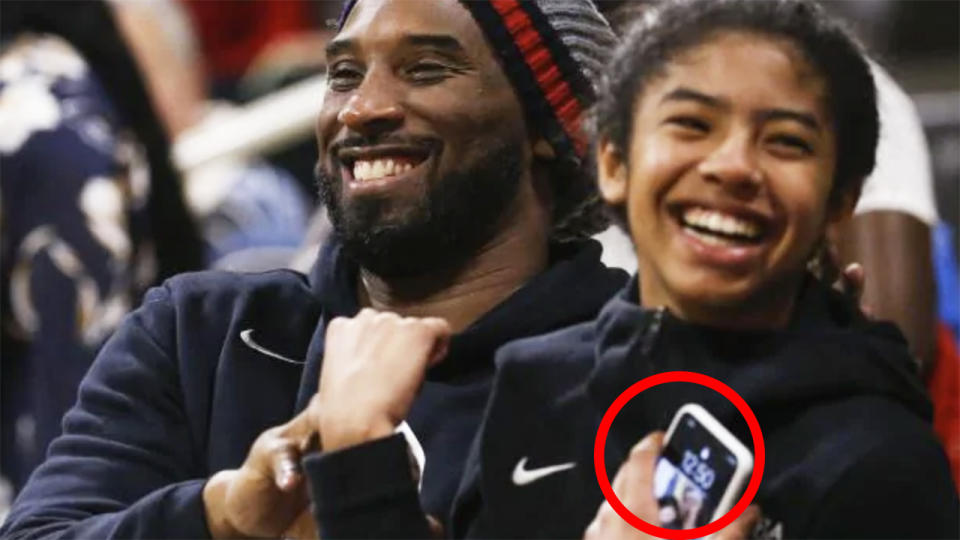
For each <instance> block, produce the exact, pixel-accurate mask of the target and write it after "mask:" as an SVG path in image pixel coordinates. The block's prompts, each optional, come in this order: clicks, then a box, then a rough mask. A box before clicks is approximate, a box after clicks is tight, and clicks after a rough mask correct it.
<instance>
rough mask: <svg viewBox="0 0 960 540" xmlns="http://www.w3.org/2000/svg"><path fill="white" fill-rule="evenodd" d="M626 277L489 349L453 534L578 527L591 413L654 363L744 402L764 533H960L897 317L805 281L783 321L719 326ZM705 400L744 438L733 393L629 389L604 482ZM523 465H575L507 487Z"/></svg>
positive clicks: (591, 476)
mask: <svg viewBox="0 0 960 540" xmlns="http://www.w3.org/2000/svg"><path fill="white" fill-rule="evenodd" d="M637 298H638V293H637V285H636V280H634V281H633V282H632V283H631V285H630V286H628V287H627V288H626V289H625V290H624V291H623V292H622V293H621V294H619V295H618V296H616V297H615V298H613V299H612V300H611V301H610V302H609V303H608V304H607V305H606V306H605V307H604V309H603V311H602V313H601V315H600V316H599V318H598V319H597V320H596V321H594V322H591V323H585V324H581V325H578V326H575V327H572V328H569V329H566V330H562V331H559V332H555V333H553V334H548V335H545V336H541V337H536V338H531V339H525V340H521V341H519V342H515V343H512V344H510V345H508V346H506V347H505V348H504V349H503V350H502V351H501V352H500V353H499V354H498V359H497V363H498V372H497V377H496V379H495V383H494V389H493V392H492V394H491V403H490V405H489V407H488V410H487V413H486V416H485V419H484V425H483V427H482V429H481V433H480V435H479V439H478V441H477V443H476V445H477V446H476V447H475V449H474V451H473V453H472V455H471V458H470V460H469V461H468V465H467V470H466V473H465V477H464V482H463V487H462V488H461V490H460V493H459V494H458V497H457V501H456V503H455V507H454V514H453V518H452V520H451V521H452V533H453V535H454V536H457V537H461V536H479V537H551V538H561V537H576V538H580V537H581V536H582V535H583V532H584V530H585V528H586V526H587V525H588V524H589V522H590V521H591V519H592V518H593V516H594V515H595V514H596V511H597V509H598V507H599V506H600V503H601V502H603V495H602V493H601V492H600V489H599V487H598V484H597V480H596V476H595V471H594V466H593V444H594V437H595V435H596V433H597V427H598V426H599V422H600V418H601V417H602V416H603V414H604V412H605V411H606V410H607V408H608V407H609V406H610V405H611V403H612V402H613V401H614V399H615V398H616V397H617V396H618V395H619V394H620V393H621V392H623V391H624V390H625V389H627V387H629V386H630V385H631V384H633V383H634V382H636V381H638V380H640V379H643V378H645V377H647V376H650V375H653V374H656V373H662V372H666V371H676V370H682V371H694V372H699V373H703V374H706V375H709V376H711V377H714V378H717V379H719V380H721V381H723V382H725V383H726V384H727V385H729V386H730V387H731V388H733V389H734V390H735V391H736V392H737V393H739V394H740V395H741V396H742V397H743V398H744V399H745V400H746V402H747V403H748V404H749V406H750V407H751V409H752V410H753V412H754V413H755V414H756V416H757V418H758V420H759V423H760V426H761V429H762V432H763V436H764V440H765V444H766V457H767V461H766V467H765V469H764V474H763V480H762V483H761V486H760V491H759V493H758V495H757V499H756V500H757V502H759V504H760V506H761V508H762V510H763V512H764V516H765V521H764V522H763V524H762V525H763V526H762V527H761V529H762V531H759V532H760V533H761V534H762V535H766V536H768V537H774V538H781V537H810V538H838V537H874V538H876V537H888V538H905V537H914V538H930V537H952V538H956V537H957V535H958V503H957V495H956V491H955V488H954V486H953V483H952V481H951V479H950V474H949V468H948V465H947V461H946V458H945V456H944V453H943V450H942V448H941V447H940V445H939V443H938V442H937V440H936V439H935V437H934V435H933V433H932V431H931V429H930V425H929V424H930V416H931V409H930V404H929V402H928V400H927V397H926V395H925V393H924V390H923V387H922V385H921V384H920V381H919V379H918V378H917V376H916V374H915V371H914V369H913V363H912V361H911V358H910V356H909V355H908V352H907V348H906V344H905V342H904V340H903V338H902V336H901V335H900V333H899V332H898V331H897V330H896V328H895V327H893V326H892V325H889V324H886V323H870V322H868V321H865V320H863V319H862V318H861V317H860V316H859V315H858V313H857V312H856V311H855V310H854V309H851V308H850V307H849V306H848V305H847V304H846V303H845V301H844V300H843V299H841V298H840V297H839V296H838V295H836V294H834V293H833V292H832V291H830V290H828V289H827V288H826V287H824V286H822V285H820V284H819V283H817V282H815V281H814V280H812V279H811V280H809V281H808V282H807V284H806V286H805V287H804V289H803V291H802V293H801V295H800V297H799V299H798V307H797V309H796V311H795V314H794V317H793V319H792V321H791V323H790V324H789V325H788V327H787V328H786V329H785V330H782V331H775V332H730V331H720V330H716V329H711V328H706V327H702V326H697V325H692V324H688V323H685V322H683V321H681V320H679V319H677V318H675V317H673V316H671V315H670V314H669V313H667V312H665V311H664V310H648V309H644V308H641V307H640V306H639V305H638V304H637V300H636V299H637ZM688 402H695V403H699V404H701V405H703V406H704V407H705V408H707V409H708V410H709V411H710V412H711V413H712V414H713V415H714V416H716V417H717V418H718V419H719V420H720V421H721V422H722V423H723V424H725V425H726V426H728V427H730V428H731V430H732V431H733V432H734V433H735V434H736V435H737V436H738V438H740V439H741V441H742V442H743V443H744V444H745V445H747V447H748V448H752V447H753V446H752V441H751V439H750V436H749V434H748V433H747V430H746V424H745V422H744V421H743V419H742V417H741V416H740V415H739V413H738V412H737V410H736V409H735V408H734V407H733V405H732V404H731V403H730V402H728V401H726V400H725V399H724V398H723V397H722V396H720V395H719V394H716V393H714V392H713V391H711V390H708V389H706V388H703V387H700V386H696V385H690V384H684V383H673V384H668V385H663V386H660V387H656V388H653V389H650V390H648V391H645V392H643V393H641V394H640V395H639V396H637V397H636V398H635V399H633V400H631V401H630V402H629V403H628V404H627V406H626V407H624V409H623V410H622V411H621V412H620V413H619V414H618V415H617V417H616V419H615V420H614V422H613V424H612V426H611V430H610V434H609V439H608V440H607V446H606V448H607V450H606V466H607V468H608V470H607V474H608V477H609V478H610V479H613V478H614V477H615V475H616V472H617V470H618V469H619V466H620V464H621V463H622V462H623V460H624V458H625V457H626V455H627V453H628V452H629V450H630V448H631V447H632V445H633V444H635V443H636V442H638V441H639V440H640V439H641V438H642V437H643V436H644V435H646V434H647V433H649V432H650V431H653V430H656V429H661V430H662V429H665V428H666V427H667V425H668V423H669V421H670V419H671V418H672V416H673V415H674V413H675V412H676V411H677V409H678V408H679V407H680V406H681V405H683V404H685V403H688ZM523 459H526V460H527V461H526V463H525V464H524V467H525V468H527V469H535V468H541V467H547V466H550V465H555V464H563V463H569V462H574V463H576V465H575V467H573V468H571V469H567V470H564V471H561V472H557V473H555V474H552V475H550V476H546V477H543V478H541V479H539V480H537V481H535V482H531V483H529V484H527V483H524V485H517V484H515V483H514V482H513V481H512V480H511V477H512V474H513V471H514V470H515V468H516V467H517V466H518V463H520V461H521V460H523Z"/></svg>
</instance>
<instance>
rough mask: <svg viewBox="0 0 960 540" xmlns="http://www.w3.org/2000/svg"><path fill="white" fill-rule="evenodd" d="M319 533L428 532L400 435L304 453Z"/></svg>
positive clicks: (422, 534)
mask: <svg viewBox="0 0 960 540" xmlns="http://www.w3.org/2000/svg"><path fill="white" fill-rule="evenodd" d="M303 466H304V470H305V471H306V474H307V478H308V479H309V486H310V494H311V498H312V500H313V515H314V519H315V520H316V523H317V532H319V533H320V537H321V538H430V537H431V534H430V528H429V526H428V524H427V520H426V516H425V515H424V513H423V510H422V509H421V508H420V497H419V495H418V493H417V484H416V480H415V479H414V475H413V473H412V472H411V465H410V458H409V456H408V454H407V445H406V442H405V441H404V438H403V435H400V434H394V435H392V436H390V437H386V438H383V439H377V440H373V441H369V442H366V443H363V444H358V445H356V446H351V447H349V448H344V449H342V450H337V451H335V452H318V453H314V454H311V455H309V456H307V457H306V458H304V462H303Z"/></svg>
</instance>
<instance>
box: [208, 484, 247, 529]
mask: <svg viewBox="0 0 960 540" xmlns="http://www.w3.org/2000/svg"><path fill="white" fill-rule="evenodd" d="M236 474H237V471H236V470H232V469H231V470H226V471H220V472H218V473H217V474H215V475H213V476H211V477H210V479H209V480H207V483H206V485H204V486H203V510H204V514H205V515H206V519H207V529H209V530H210V536H211V537H213V538H215V539H218V540H219V539H222V538H240V537H242V535H241V534H240V531H238V530H237V529H235V528H234V527H233V525H232V524H231V523H230V519H229V518H228V516H227V509H226V501H227V489H228V488H229V487H230V482H231V481H232V480H233V477H234V476H235V475H236Z"/></svg>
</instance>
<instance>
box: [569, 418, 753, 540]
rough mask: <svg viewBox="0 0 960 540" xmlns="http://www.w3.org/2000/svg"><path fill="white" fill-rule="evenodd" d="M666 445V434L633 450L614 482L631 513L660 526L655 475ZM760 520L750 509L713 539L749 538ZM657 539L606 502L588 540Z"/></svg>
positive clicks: (650, 438)
mask: <svg viewBox="0 0 960 540" xmlns="http://www.w3.org/2000/svg"><path fill="white" fill-rule="evenodd" d="M662 446H663V432H661V431H657V432H654V433H651V434H650V435H647V436H646V437H644V438H643V440H642V441H640V442H639V443H637V444H636V445H635V446H634V447H633V449H632V450H631V451H630V455H629V456H628V457H627V460H626V461H625V462H624V463H623V465H621V466H620V470H619V471H617V476H616V478H614V480H613V486H612V487H613V491H614V493H616V494H617V497H619V498H620V501H621V502H623V504H624V506H626V507H627V509H629V510H630V511H631V512H633V513H634V514H635V515H637V516H638V517H640V519H642V520H644V521H646V522H647V523H652V524H655V525H660V519H659V517H658V513H659V507H658V506H657V501H656V500H655V499H654V498H653V476H654V469H655V467H656V463H657V458H658V457H660V450H661V448H662ZM759 519H760V510H759V508H757V507H756V506H750V507H749V508H747V511H746V512H744V513H743V514H742V515H740V517H739V518H737V519H736V520H735V521H734V522H733V523H731V524H730V525H728V526H727V527H726V528H724V529H723V530H721V531H720V532H718V533H716V534H715V535H714V536H713V538H715V539H724V540H735V539H744V538H748V537H749V535H750V531H751V530H753V527H754V525H755V524H756V523H757V521H758V520H759ZM646 538H655V537H651V536H650V535H648V534H646V533H643V532H641V531H639V530H638V529H635V528H634V527H633V525H630V524H629V523H627V522H626V521H624V520H623V518H621V517H620V515H619V514H617V512H616V511H615V510H614V509H613V508H612V507H611V506H610V504H609V503H607V502H606V501H604V502H603V504H602V505H600V509H599V510H598V511H597V515H596V517H595V518H593V522H591V523H590V526H589V527H587V530H586V533H585V534H584V539H585V540H600V539H604V540H606V539H616V540H640V539H646Z"/></svg>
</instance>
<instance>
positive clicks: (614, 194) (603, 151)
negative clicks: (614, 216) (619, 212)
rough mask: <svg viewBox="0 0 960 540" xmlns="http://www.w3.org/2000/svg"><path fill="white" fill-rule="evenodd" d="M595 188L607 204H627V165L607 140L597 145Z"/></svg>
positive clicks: (618, 151)
mask: <svg viewBox="0 0 960 540" xmlns="http://www.w3.org/2000/svg"><path fill="white" fill-rule="evenodd" d="M597 186H598V188H599V189H600V196H601V197H603V200H604V201H606V203H607V204H610V205H613V206H619V205H622V204H624V203H626V202H627V165H626V163H625V162H624V159H623V156H622V155H621V153H620V150H618V149H617V147H616V145H614V144H613V143H612V142H610V141H609V140H607V139H603V140H601V141H600V144H599V145H597Z"/></svg>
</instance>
